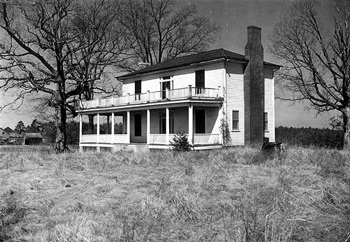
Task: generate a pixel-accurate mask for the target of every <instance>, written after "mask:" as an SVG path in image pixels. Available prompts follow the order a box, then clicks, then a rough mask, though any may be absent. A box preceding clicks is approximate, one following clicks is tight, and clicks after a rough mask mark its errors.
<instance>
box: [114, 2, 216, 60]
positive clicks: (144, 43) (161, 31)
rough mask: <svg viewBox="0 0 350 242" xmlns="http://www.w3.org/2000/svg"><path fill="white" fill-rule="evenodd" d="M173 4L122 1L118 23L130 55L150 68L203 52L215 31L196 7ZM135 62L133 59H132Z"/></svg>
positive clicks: (213, 38) (212, 38) (213, 37)
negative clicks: (124, 36)
mask: <svg viewBox="0 0 350 242" xmlns="http://www.w3.org/2000/svg"><path fill="white" fill-rule="evenodd" d="M175 3H176V2H175V1H174V0H125V1H124V4H123V15H121V18H120V23H121V24H122V25H123V26H124V27H125V29H126V31H127V35H126V40H127V42H128V43H129V45H130V48H131V49H132V53H131V54H132V55H134V56H135V57H136V58H138V59H139V61H143V62H146V63H149V64H151V65H153V64H156V63H159V62H162V61H164V60H167V59H173V58H175V57H178V56H180V55H184V54H191V53H196V52H199V51H203V50H204V49H206V48H207V47H208V44H209V43H212V42H213V41H214V40H215V34H216V32H217V31H218V28H217V27H216V26H214V25H212V24H211V23H210V22H209V20H208V19H207V18H204V17H200V16H198V14H197V10H196V7H195V6H187V7H183V8H177V7H176V4H175ZM134 60H135V59H134Z"/></svg>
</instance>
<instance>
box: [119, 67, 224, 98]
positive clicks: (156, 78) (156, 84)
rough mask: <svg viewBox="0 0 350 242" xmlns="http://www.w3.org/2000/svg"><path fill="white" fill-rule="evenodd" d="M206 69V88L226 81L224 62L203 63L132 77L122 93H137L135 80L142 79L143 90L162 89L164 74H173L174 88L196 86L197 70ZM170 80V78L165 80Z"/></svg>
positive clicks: (125, 83) (124, 85)
mask: <svg viewBox="0 0 350 242" xmlns="http://www.w3.org/2000/svg"><path fill="white" fill-rule="evenodd" d="M203 69H204V70H205V87H206V88H218V86H222V85H223V83H224V78H223V73H224V64H223V63H222V62H220V63H211V64H207V65H201V66H196V67H191V68H186V69H180V70H175V71H167V72H162V73H159V74H152V75H145V76H143V77H140V78H132V79H128V80H125V81H124V83H123V88H122V91H123V92H122V93H123V94H122V95H123V96H125V95H127V93H130V94H134V93H135V81H138V80H141V81H142V84H141V91H142V93H146V92H147V91H148V90H149V91H150V92H154V91H160V90H161V82H162V81H163V79H162V78H163V77H164V76H171V81H172V82H173V83H172V85H173V88H174V89H178V88H184V87H188V85H192V87H194V86H195V82H196V81H195V80H196V79H195V71H197V70H203ZM165 81H169V80H165Z"/></svg>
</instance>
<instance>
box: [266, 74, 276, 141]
mask: <svg viewBox="0 0 350 242" xmlns="http://www.w3.org/2000/svg"><path fill="white" fill-rule="evenodd" d="M264 76H265V112H267V113H268V131H267V132H266V131H265V137H266V138H269V141H270V142H275V94H274V91H275V89H274V78H273V70H272V69H265V70H264Z"/></svg>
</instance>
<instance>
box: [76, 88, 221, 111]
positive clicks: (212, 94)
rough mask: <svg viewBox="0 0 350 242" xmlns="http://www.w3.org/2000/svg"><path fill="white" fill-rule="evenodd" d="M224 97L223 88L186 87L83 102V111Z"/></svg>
mask: <svg viewBox="0 0 350 242" xmlns="http://www.w3.org/2000/svg"><path fill="white" fill-rule="evenodd" d="M222 97H223V92H222V88H220V87H219V88H196V87H191V86H188V87H185V88H178V89H166V90H164V91H156V92H150V91H148V92H146V93H139V94H128V95H126V96H120V97H110V98H101V99H94V100H91V101H83V102H81V105H80V108H81V109H90V108H97V107H113V106H122V105H130V104H138V103H148V102H158V101H162V100H181V99H189V98H193V99H209V100H210V99H214V100H215V99H219V98H222Z"/></svg>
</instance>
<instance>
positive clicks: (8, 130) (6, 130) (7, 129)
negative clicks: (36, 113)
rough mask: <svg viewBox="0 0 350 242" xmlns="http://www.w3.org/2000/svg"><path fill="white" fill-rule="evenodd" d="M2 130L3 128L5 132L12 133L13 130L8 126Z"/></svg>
mask: <svg viewBox="0 0 350 242" xmlns="http://www.w3.org/2000/svg"><path fill="white" fill-rule="evenodd" d="M4 130H5V132H7V133H8V134H9V133H13V130H12V129H11V128H10V127H6V128H5V129H4Z"/></svg>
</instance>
